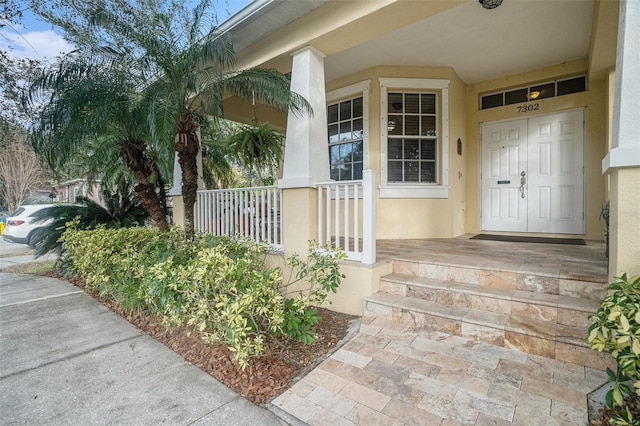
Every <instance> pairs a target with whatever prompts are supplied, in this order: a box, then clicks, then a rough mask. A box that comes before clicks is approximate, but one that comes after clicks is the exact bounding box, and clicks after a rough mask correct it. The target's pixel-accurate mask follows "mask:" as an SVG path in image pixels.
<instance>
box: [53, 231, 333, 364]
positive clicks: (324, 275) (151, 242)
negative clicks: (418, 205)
mask: <svg viewBox="0 0 640 426" xmlns="http://www.w3.org/2000/svg"><path fill="white" fill-rule="evenodd" d="M63 239H64V243H65V247H66V250H67V256H68V257H69V259H70V261H71V263H72V264H73V268H74V270H75V271H76V272H77V273H78V275H80V276H82V277H83V278H85V279H86V281H87V286H88V287H89V288H94V289H96V290H98V291H99V292H100V294H101V295H102V296H104V297H108V298H111V299H113V300H114V301H115V302H116V303H118V304H119V305H120V306H121V307H123V308H124V309H126V310H146V311H149V312H153V313H156V314H157V315H159V317H160V319H161V321H162V323H163V324H164V325H165V326H166V327H179V326H185V327H187V328H188V329H189V330H190V331H193V332H196V333H198V334H200V335H201V337H202V338H203V339H205V340H206V341H207V342H209V343H214V342H215V343H218V342H223V343H226V344H228V345H229V348H230V349H231V350H232V351H233V352H234V356H235V359H236V360H237V362H238V363H239V365H240V366H241V367H242V368H244V367H246V366H247V365H248V361H249V359H250V357H251V356H255V355H261V354H263V353H264V352H265V350H266V349H267V347H272V346H273V345H274V344H283V342H285V343H286V341H287V339H297V340H300V341H302V342H304V343H307V344H310V343H313V342H315V340H316V335H315V331H314V330H313V326H314V325H316V324H317V323H318V322H319V321H320V317H319V315H318V312H317V310H316V309H314V306H319V305H321V304H323V303H326V301H327V300H328V296H329V293H330V292H336V290H337V288H338V286H339V285H340V280H341V279H342V278H343V275H342V274H341V273H340V270H339V262H340V260H342V259H343V258H344V257H345V255H344V253H342V252H339V251H335V250H331V249H329V248H321V247H318V246H317V245H316V244H311V245H310V248H309V252H308V255H307V257H306V258H305V259H302V258H301V257H300V256H297V255H294V256H291V257H289V258H288V259H287V266H288V267H290V268H292V269H293V270H294V271H295V272H294V277H295V278H294V279H293V280H287V282H286V283H285V282H283V280H282V275H283V274H282V271H281V269H280V268H278V267H271V268H268V267H267V266H266V262H265V259H266V254H267V253H268V250H267V246H265V245H263V244H259V243H255V242H252V241H247V240H242V239H239V238H229V237H212V236H210V235H198V236H197V237H196V238H195V239H194V240H186V239H185V238H184V235H183V233H182V232H181V230H180V229H178V228H172V229H171V230H170V231H169V233H165V234H162V233H160V232H159V231H158V230H157V229H155V228H129V229H117V230H107V229H103V228H100V229H97V230H93V231H80V230H75V229H69V230H67V231H66V232H65V234H64V236H63ZM294 288H295V290H294Z"/></svg>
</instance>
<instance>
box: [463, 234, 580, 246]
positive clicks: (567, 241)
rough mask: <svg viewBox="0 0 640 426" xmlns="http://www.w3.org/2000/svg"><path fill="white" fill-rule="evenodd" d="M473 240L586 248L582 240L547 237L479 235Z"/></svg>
mask: <svg viewBox="0 0 640 426" xmlns="http://www.w3.org/2000/svg"><path fill="white" fill-rule="evenodd" d="M471 239H472V240H488V241H506V242H510V243H539V244H567V245H572V246H584V245H585V242H584V240H583V239H582V238H546V237H520V236H515V235H492V234H478V235H476V236H475V237H471Z"/></svg>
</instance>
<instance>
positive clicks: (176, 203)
mask: <svg viewBox="0 0 640 426" xmlns="http://www.w3.org/2000/svg"><path fill="white" fill-rule="evenodd" d="M173 224H174V225H178V226H181V227H183V228H184V203H183V201H182V195H174V196H173Z"/></svg>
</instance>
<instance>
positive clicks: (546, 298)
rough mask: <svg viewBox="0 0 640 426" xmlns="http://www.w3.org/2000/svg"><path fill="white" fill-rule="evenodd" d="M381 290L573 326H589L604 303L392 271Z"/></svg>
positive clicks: (383, 281)
mask: <svg viewBox="0 0 640 426" xmlns="http://www.w3.org/2000/svg"><path fill="white" fill-rule="evenodd" d="M380 291H381V292H386V293H389V294H395V295H399V296H408V297H414V298H418V299H424V300H427V301H430V302H435V303H438V304H441V305H447V306H456V307H462V308H471V309H474V310H479V311H487V312H492V313H498V314H504V315H507V316H512V315H514V316H525V317H528V318H532V319H537V320H540V321H549V322H552V323H557V324H562V325H566V326H571V327H581V328H583V329H586V328H588V327H589V325H590V323H591V322H590V321H589V316H590V315H593V314H595V313H596V311H597V310H598V307H599V305H600V303H599V302H598V301H595V300H590V299H580V298H576V297H571V296H565V295H555V294H547V293H538V292H531V291H523V290H517V289H509V288H502V287H492V286H482V285H477V284H475V285H474V284H468V283H459V282H455V281H443V280H441V279H434V278H426V277H421V276H412V275H404V274H390V275H387V276H384V277H382V278H381V280H380Z"/></svg>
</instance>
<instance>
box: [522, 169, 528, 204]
mask: <svg viewBox="0 0 640 426" xmlns="http://www.w3.org/2000/svg"><path fill="white" fill-rule="evenodd" d="M526 176H527V174H526V173H525V172H524V170H523V171H522V172H520V197H521V198H524V185H525V184H526V183H527V177H526Z"/></svg>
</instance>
